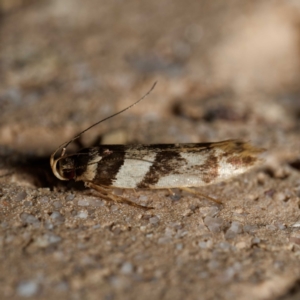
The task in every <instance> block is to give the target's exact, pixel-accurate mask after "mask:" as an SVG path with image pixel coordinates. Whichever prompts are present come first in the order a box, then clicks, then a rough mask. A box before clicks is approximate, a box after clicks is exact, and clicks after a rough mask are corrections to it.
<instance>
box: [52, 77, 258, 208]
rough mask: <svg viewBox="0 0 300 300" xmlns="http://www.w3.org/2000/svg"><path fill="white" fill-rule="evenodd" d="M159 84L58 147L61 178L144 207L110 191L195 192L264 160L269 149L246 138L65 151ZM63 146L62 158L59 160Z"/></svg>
mask: <svg viewBox="0 0 300 300" xmlns="http://www.w3.org/2000/svg"><path fill="white" fill-rule="evenodd" d="M155 85H156V83H154V85H153V86H152V88H151V89H150V90H149V91H148V92H147V93H146V94H145V95H144V96H143V97H142V98H140V99H139V100H138V101H136V102H135V103H133V104H132V105H130V106H128V107H126V108H125V109H123V110H121V111H119V112H117V113H115V114H113V115H111V116H109V117H107V118H105V119H103V120H101V121H99V122H97V123H95V124H93V125H91V126H90V127H88V128H87V129H85V130H84V131H82V132H81V133H80V134H78V135H77V136H75V137H74V138H73V139H71V140H70V141H68V142H66V143H64V144H62V145H61V146H59V147H58V148H57V149H56V150H55V152H54V153H53V154H52V155H51V157H50V165H51V168H52V171H53V173H54V175H55V176H56V177H57V178H58V179H60V180H75V181H83V182H84V183H85V185H86V186H87V187H90V188H93V189H95V190H97V191H98V192H99V193H100V196H101V197H102V198H104V199H106V200H114V201H118V202H125V203H128V204H130V205H133V206H137V207H141V206H140V205H138V204H136V203H134V202H132V201H130V200H128V199H126V198H123V197H120V196H117V195H114V194H112V192H111V189H112V188H120V189H172V188H180V189H186V190H188V191H192V190H190V189H189V188H190V187H201V186H205V185H208V184H213V183H216V182H219V181H224V180H227V179H229V178H231V177H233V176H236V175H239V174H242V173H244V172H246V171H248V170H249V169H250V168H252V167H253V166H254V165H256V163H257V162H258V161H259V156H258V154H259V153H261V152H262V151H264V150H263V149H260V148H256V147H254V146H252V145H251V144H249V143H246V142H243V141H241V140H226V141H221V142H215V143H189V144H148V145H147V144H138V145H101V146H98V147H92V148H85V149H82V150H80V151H78V152H77V153H73V154H66V150H67V147H68V145H69V144H70V143H72V142H73V141H75V140H76V139H78V138H79V137H80V136H81V135H82V134H83V133H84V132H86V131H87V130H89V129H91V128H92V127H94V126H96V125H98V124H99V123H101V122H104V121H106V120H108V119H110V118H112V117H114V116H116V115H118V114H120V113H122V112H124V111H125V110H128V109H129V108H131V107H132V106H134V105H136V104H137V103H139V102H140V101H141V100H143V99H144V98H145V97H146V96H148V95H149V94H150V92H151V91H152V90H153V89H154V87H155ZM60 150H61V154H60V156H59V157H58V158H55V157H56V155H57V152H58V151H60ZM200 195H201V194H200ZM205 197H206V198H209V199H212V198H210V197H208V196H205ZM212 200H214V199H212ZM142 207H144V206H142Z"/></svg>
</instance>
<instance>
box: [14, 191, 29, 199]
mask: <svg viewBox="0 0 300 300" xmlns="http://www.w3.org/2000/svg"><path fill="white" fill-rule="evenodd" d="M26 197H27V193H26V192H25V191H22V192H19V193H18V194H16V195H15V196H14V197H13V199H12V200H14V201H22V200H24V199H25V198H26Z"/></svg>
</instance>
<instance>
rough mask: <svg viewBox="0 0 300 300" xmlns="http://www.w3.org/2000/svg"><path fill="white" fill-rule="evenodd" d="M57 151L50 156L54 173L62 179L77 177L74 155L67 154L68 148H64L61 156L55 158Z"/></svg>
mask: <svg viewBox="0 0 300 300" xmlns="http://www.w3.org/2000/svg"><path fill="white" fill-rule="evenodd" d="M56 152H57V151H55V152H54V153H53V154H52V155H51V157H50V165H51V168H52V172H53V174H54V175H55V176H56V177H57V178H58V179H60V180H71V179H75V178H76V167H75V160H74V157H72V155H65V152H66V148H62V153H61V156H60V157H59V158H55V154H56Z"/></svg>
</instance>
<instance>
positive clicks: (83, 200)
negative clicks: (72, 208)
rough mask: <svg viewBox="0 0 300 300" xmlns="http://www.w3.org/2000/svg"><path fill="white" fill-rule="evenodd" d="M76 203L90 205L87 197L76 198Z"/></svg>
mask: <svg viewBox="0 0 300 300" xmlns="http://www.w3.org/2000/svg"><path fill="white" fill-rule="evenodd" d="M78 205H79V206H89V205H90V202H89V200H88V199H84V198H83V199H79V200H78Z"/></svg>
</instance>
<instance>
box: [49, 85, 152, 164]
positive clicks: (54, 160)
mask: <svg viewBox="0 0 300 300" xmlns="http://www.w3.org/2000/svg"><path fill="white" fill-rule="evenodd" d="M156 83H157V81H155V82H154V84H153V85H152V87H151V88H150V90H149V91H148V92H147V93H146V94H145V95H144V96H143V97H141V98H140V99H139V100H137V101H136V102H134V103H133V104H131V105H129V106H127V107H126V108H124V109H122V110H120V111H118V112H116V113H114V114H113V115H111V116H108V117H106V118H104V119H102V120H100V121H98V122H96V123H94V124H93V125H91V126H89V127H88V128H86V129H85V130H83V131H81V132H80V133H79V134H77V135H76V136H75V137H73V138H72V139H71V140H69V141H68V142H65V143H63V144H61V145H60V146H59V147H58V148H57V149H56V150H55V151H54V153H53V154H52V155H51V157H50V164H51V166H52V169H54V168H56V164H57V162H58V160H59V159H60V158H62V157H63V156H64V155H65V153H66V150H67V147H68V146H69V145H70V144H71V143H72V142H74V141H75V140H77V139H78V138H79V137H80V136H81V135H82V134H83V133H85V132H87V131H88V130H90V129H91V128H93V127H95V126H97V125H98V124H100V123H102V122H104V121H106V120H108V119H111V118H113V117H115V116H117V115H119V114H121V113H123V112H124V111H126V110H128V109H130V108H132V107H133V106H135V105H136V104H138V103H139V102H140V101H142V100H143V99H145V98H146V97H147V96H148V95H149V94H150V93H151V92H152V91H153V89H154V88H155V86H156ZM60 149H62V153H61V155H60V157H59V158H58V159H55V158H54V157H55V155H56V153H57V152H58V151H59V150H60Z"/></svg>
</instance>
